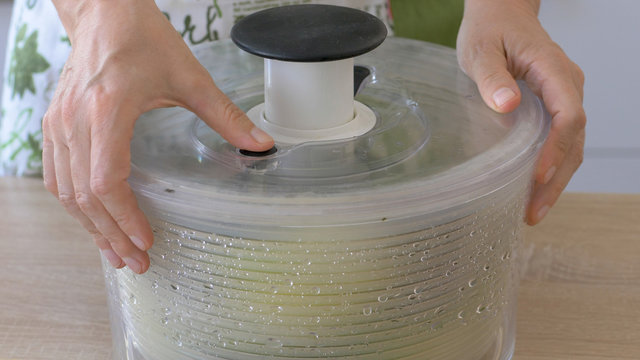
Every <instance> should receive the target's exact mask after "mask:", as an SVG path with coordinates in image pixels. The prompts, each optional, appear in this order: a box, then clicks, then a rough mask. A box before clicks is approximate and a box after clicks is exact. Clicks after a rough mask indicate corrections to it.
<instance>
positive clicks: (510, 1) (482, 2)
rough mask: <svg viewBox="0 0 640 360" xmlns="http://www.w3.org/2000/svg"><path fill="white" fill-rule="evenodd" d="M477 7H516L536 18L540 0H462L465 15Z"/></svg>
mask: <svg viewBox="0 0 640 360" xmlns="http://www.w3.org/2000/svg"><path fill="white" fill-rule="evenodd" d="M478 6H481V7H486V6H500V7H505V6H516V7H518V8H520V9H522V10H524V11H527V12H530V13H531V14H532V15H534V16H536V17H537V16H538V11H539V10H540V0H464V9H465V13H466V11H467V10H468V9H471V8H474V7H478Z"/></svg>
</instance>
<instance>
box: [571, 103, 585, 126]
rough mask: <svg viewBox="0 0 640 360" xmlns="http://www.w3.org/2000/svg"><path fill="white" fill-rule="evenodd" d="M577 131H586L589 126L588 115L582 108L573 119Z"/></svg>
mask: <svg viewBox="0 0 640 360" xmlns="http://www.w3.org/2000/svg"><path fill="white" fill-rule="evenodd" d="M573 119H574V123H575V125H576V129H577V130H578V131H581V130H584V128H585V127H586V126H587V114H586V113H585V112H584V109H583V108H580V109H579V110H578V111H577V112H576V114H575V115H574V117H573Z"/></svg>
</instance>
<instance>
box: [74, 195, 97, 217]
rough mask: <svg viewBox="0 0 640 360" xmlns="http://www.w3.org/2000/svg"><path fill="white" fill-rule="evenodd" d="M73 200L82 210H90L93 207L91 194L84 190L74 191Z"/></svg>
mask: <svg viewBox="0 0 640 360" xmlns="http://www.w3.org/2000/svg"><path fill="white" fill-rule="evenodd" d="M75 202H76V204H78V207H79V208H80V209H81V210H82V211H84V212H90V211H92V210H93V208H94V200H93V196H91V194H90V193H88V192H86V191H76V194H75Z"/></svg>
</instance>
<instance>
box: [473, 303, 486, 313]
mask: <svg viewBox="0 0 640 360" xmlns="http://www.w3.org/2000/svg"><path fill="white" fill-rule="evenodd" d="M486 308H487V307H486V306H484V305H482V304H480V305H478V308H477V309H476V312H477V313H478V314H480V313H482V312H483V311H485V309H486Z"/></svg>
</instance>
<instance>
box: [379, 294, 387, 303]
mask: <svg viewBox="0 0 640 360" xmlns="http://www.w3.org/2000/svg"><path fill="white" fill-rule="evenodd" d="M387 300H389V297H388V296H387V295H380V296H378V301H379V302H381V303H383V302H387Z"/></svg>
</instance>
